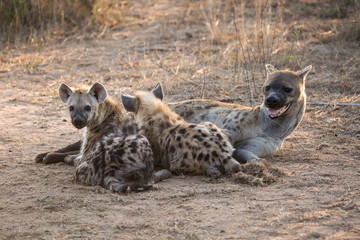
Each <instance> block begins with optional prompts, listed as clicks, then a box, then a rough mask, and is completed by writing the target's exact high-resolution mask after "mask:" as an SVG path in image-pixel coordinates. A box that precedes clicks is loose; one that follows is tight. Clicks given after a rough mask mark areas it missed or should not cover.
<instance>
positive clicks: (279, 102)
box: [265, 93, 285, 109]
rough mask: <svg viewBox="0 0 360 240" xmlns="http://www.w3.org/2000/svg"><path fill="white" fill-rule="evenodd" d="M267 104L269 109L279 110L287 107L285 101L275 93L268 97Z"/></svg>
mask: <svg viewBox="0 0 360 240" xmlns="http://www.w3.org/2000/svg"><path fill="white" fill-rule="evenodd" d="M265 103H266V106H267V107H268V108H272V109H277V108H281V107H283V106H284V105H285V100H284V99H283V98H281V97H280V96H278V95H277V94H275V93H273V94H270V95H269V96H267V97H266V100H265Z"/></svg>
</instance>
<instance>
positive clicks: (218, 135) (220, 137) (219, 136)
mask: <svg viewBox="0 0 360 240" xmlns="http://www.w3.org/2000/svg"><path fill="white" fill-rule="evenodd" d="M216 136H217V137H218V139H219V140H223V139H224V138H223V137H222V136H221V134H220V133H218V134H216Z"/></svg>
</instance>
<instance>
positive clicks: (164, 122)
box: [139, 104, 183, 145]
mask: <svg viewBox="0 0 360 240" xmlns="http://www.w3.org/2000/svg"><path fill="white" fill-rule="evenodd" d="M181 121H183V119H182V118H181V117H180V116H179V115H177V114H176V113H174V112H172V111H171V110H170V109H169V107H168V106H167V105H165V104H161V105H159V106H157V107H156V108H155V109H153V110H152V111H149V112H147V113H146V114H144V115H143V116H142V118H141V123H140V124H139V127H141V130H142V134H144V135H145V136H146V137H147V138H148V139H149V141H150V143H152V144H158V145H161V144H162V142H161V139H162V137H161V136H162V135H163V134H164V133H165V132H166V131H167V130H168V129H170V128H173V127H174V126H177V125H179V123H180V122H181Z"/></svg>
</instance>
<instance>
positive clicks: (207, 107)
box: [204, 105, 216, 109]
mask: <svg viewBox="0 0 360 240" xmlns="http://www.w3.org/2000/svg"><path fill="white" fill-rule="evenodd" d="M215 106H216V105H207V106H206V107H204V108H205V109H209V108H212V107H215Z"/></svg>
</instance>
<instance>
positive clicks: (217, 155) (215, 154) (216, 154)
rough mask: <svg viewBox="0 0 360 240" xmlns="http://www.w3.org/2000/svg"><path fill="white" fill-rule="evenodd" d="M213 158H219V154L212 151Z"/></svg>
mask: <svg viewBox="0 0 360 240" xmlns="http://www.w3.org/2000/svg"><path fill="white" fill-rule="evenodd" d="M211 154H212V155H213V156H214V157H215V158H217V157H219V154H218V153H217V152H216V151H212V153H211Z"/></svg>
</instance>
